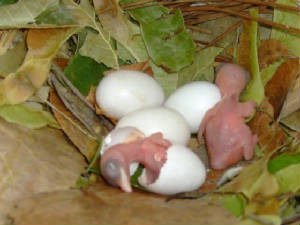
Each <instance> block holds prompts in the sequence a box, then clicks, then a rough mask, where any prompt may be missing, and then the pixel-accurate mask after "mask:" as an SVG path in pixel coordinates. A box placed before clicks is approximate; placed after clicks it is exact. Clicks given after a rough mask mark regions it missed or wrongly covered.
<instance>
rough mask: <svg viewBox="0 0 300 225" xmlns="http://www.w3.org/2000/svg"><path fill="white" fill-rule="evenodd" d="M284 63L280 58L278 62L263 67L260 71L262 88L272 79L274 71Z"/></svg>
mask: <svg viewBox="0 0 300 225" xmlns="http://www.w3.org/2000/svg"><path fill="white" fill-rule="evenodd" d="M284 61H285V59H283V58H281V59H280V60H278V61H276V62H274V63H272V64H270V65H268V66H266V67H264V68H263V69H262V70H261V72H260V74H261V79H262V82H263V85H264V86H265V85H266V84H267V83H268V82H269V81H270V80H271V79H272V77H273V76H274V74H275V73H276V70H277V69H278V67H279V66H280V65H281V64H282V63H283V62H284Z"/></svg>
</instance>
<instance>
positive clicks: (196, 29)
mask: <svg viewBox="0 0 300 225" xmlns="http://www.w3.org/2000/svg"><path fill="white" fill-rule="evenodd" d="M186 27H187V28H189V29H191V30H195V31H198V32H200V33H204V34H211V33H212V32H211V30H208V29H206V28H202V27H198V26H192V25H187V26H186Z"/></svg>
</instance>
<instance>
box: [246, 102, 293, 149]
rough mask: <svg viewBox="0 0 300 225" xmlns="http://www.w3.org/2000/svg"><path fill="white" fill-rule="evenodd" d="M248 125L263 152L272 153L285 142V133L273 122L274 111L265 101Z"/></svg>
mask: <svg viewBox="0 0 300 225" xmlns="http://www.w3.org/2000/svg"><path fill="white" fill-rule="evenodd" d="M248 125H249V127H250V128H251V130H252V132H253V133H254V134H256V135H257V137H258V144H259V146H260V147H261V148H262V149H263V151H264V152H269V151H272V150H273V149H275V148H277V147H279V146H282V145H283V144H284V143H285V142H286V137H287V136H286V133H285V132H284V131H283V130H282V128H281V127H280V126H279V123H278V122H277V121H275V120H274V109H273V107H272V105H271V104H270V103H269V102H268V101H267V100H266V99H265V100H264V101H263V102H262V104H261V106H260V107H259V108H258V110H257V112H256V113H255V116H254V117H253V118H252V119H251V120H250V122H249V123H248Z"/></svg>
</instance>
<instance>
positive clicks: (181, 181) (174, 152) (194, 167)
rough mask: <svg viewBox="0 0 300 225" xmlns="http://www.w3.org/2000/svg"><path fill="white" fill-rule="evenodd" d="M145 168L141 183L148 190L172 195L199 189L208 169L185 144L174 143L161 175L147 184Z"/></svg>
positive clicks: (139, 180) (140, 179)
mask: <svg viewBox="0 0 300 225" xmlns="http://www.w3.org/2000/svg"><path fill="white" fill-rule="evenodd" d="M145 174H146V173H145V170H143V173H142V175H141V176H140V177H139V178H138V182H139V184H140V185H142V186H143V187H145V188H146V189H147V190H148V191H151V192H154V193H158V194H165V195H172V194H176V193H180V192H188V191H193V190H196V189H198V188H199V187H200V186H201V185H202V184H203V183H204V181H205V178H206V169H205V166H204V164H203V163H202V161H201V160H200V158H199V157H198V156H197V155H196V154H195V153H194V152H193V151H191V150H190V149H189V148H187V147H185V146H183V145H172V146H171V147H170V148H169V149H168V150H167V161H166V163H165V164H164V165H163V167H162V168H161V171H160V174H159V177H158V178H157V180H156V181H155V182H154V183H152V184H147V182H146V178H145Z"/></svg>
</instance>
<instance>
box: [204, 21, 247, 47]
mask: <svg viewBox="0 0 300 225" xmlns="http://www.w3.org/2000/svg"><path fill="white" fill-rule="evenodd" d="M242 23H243V20H240V21H239V22H237V23H236V24H234V25H232V26H230V27H229V28H228V29H227V30H226V31H224V32H223V33H222V34H220V35H219V36H217V37H216V38H215V39H214V40H212V41H211V42H209V43H208V44H207V45H206V46H205V47H204V48H202V49H201V50H203V49H206V48H208V47H210V46H212V45H214V44H215V43H217V42H218V41H219V40H221V39H222V38H223V37H225V36H226V35H227V34H228V33H230V32H231V31H234V30H236V29H237V28H238V27H239V26H240V25H241V24H242Z"/></svg>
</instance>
